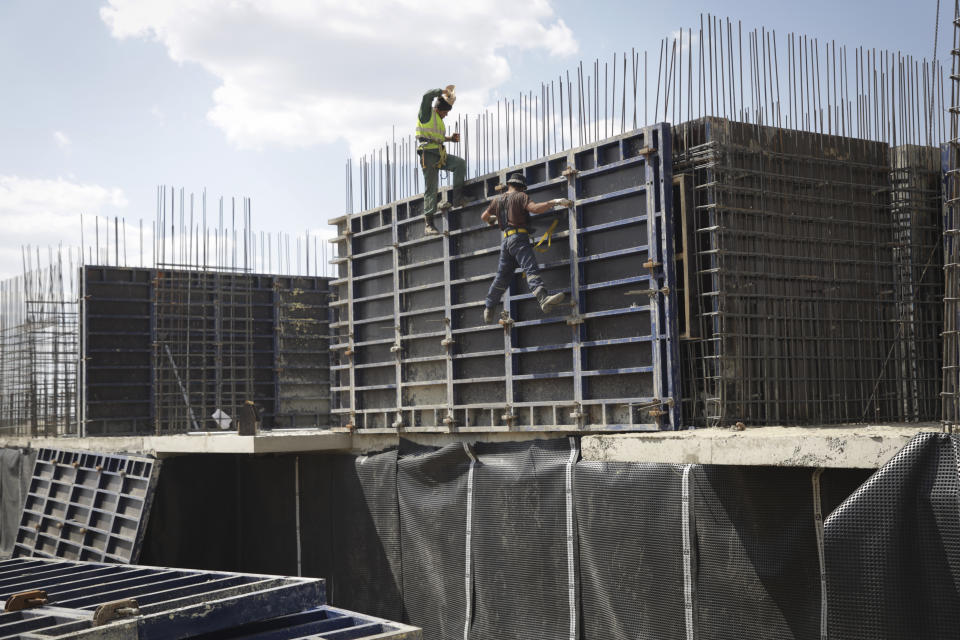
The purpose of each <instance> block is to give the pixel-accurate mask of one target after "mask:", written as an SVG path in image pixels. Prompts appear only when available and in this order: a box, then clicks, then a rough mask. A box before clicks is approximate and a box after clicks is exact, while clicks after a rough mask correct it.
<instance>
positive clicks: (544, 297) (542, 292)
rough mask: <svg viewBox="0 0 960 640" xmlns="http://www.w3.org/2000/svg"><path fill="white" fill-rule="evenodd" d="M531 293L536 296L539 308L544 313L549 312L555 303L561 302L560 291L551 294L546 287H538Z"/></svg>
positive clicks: (561, 295)
mask: <svg viewBox="0 0 960 640" xmlns="http://www.w3.org/2000/svg"><path fill="white" fill-rule="evenodd" d="M533 295H535V296H536V297H537V302H539V303H540V309H541V310H542V311H543V312H544V313H549V312H550V310H551V309H553V307H554V306H555V305H558V304H560V303H561V302H563V298H564V295H563V294H562V293H555V294H553V295H552V296H551V295H550V294H549V292H548V291H547V289H546V287H540V288H538V289H537V290H536V291H534V292H533Z"/></svg>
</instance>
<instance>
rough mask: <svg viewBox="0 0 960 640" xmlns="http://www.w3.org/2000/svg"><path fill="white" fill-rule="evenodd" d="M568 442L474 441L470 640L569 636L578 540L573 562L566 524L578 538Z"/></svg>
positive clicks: (540, 639)
mask: <svg viewBox="0 0 960 640" xmlns="http://www.w3.org/2000/svg"><path fill="white" fill-rule="evenodd" d="M573 446H574V444H573V441H572V439H567V438H561V439H555V440H533V441H527V442H508V443H477V444H476V445H475V449H474V450H475V452H476V455H477V459H478V461H479V464H477V466H476V470H475V476H474V482H475V486H474V489H475V491H474V505H473V545H472V548H473V575H474V594H475V597H474V614H473V619H472V621H471V624H470V634H469V638H470V639H472V640H488V639H492V638H496V639H497V640H544V639H550V640H562V639H565V638H571V626H572V623H575V622H576V600H574V602H573V611H572V612H571V599H570V591H569V590H570V588H571V579H570V578H571V576H570V571H571V570H573V569H574V568H575V564H576V558H575V553H576V540H575V539H570V540H569V542H570V545H572V549H573V552H574V558H572V562H571V558H570V546H568V533H567V532H568V527H570V528H572V530H573V534H574V536H575V534H576V523H575V521H574V519H573V514H572V508H571V509H569V510H568V503H567V473H570V474H571V476H572V474H573V469H572V465H571V458H572V457H573V456H575V455H576V449H575V448H573ZM570 500H571V507H572V496H570ZM575 581H576V578H575V576H574V581H573V585H574V587H575ZM571 613H572V614H573V615H571ZM571 618H572V619H571ZM574 631H576V629H574Z"/></svg>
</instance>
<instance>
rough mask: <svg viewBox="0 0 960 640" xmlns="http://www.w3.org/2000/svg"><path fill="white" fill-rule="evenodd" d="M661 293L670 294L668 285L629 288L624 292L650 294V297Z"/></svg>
mask: <svg viewBox="0 0 960 640" xmlns="http://www.w3.org/2000/svg"><path fill="white" fill-rule="evenodd" d="M658 293H662V294H663V295H665V296H666V295H670V287H664V288H663V289H631V290H630V291H627V292H625V293H624V294H623V295H625V296H650V297H651V298H652V297H654V296H655V295H657V294H658Z"/></svg>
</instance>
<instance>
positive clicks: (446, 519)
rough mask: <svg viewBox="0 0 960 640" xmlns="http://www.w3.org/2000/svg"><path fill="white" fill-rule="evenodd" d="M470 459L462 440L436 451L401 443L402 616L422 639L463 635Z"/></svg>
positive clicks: (446, 639)
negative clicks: (415, 628)
mask: <svg viewBox="0 0 960 640" xmlns="http://www.w3.org/2000/svg"><path fill="white" fill-rule="evenodd" d="M471 460H472V459H471V457H470V455H469V454H468V452H467V450H466V449H465V448H464V446H463V445H461V444H451V445H448V446H446V447H443V448H441V449H435V448H431V447H419V446H417V445H414V444H412V443H410V442H408V441H405V440H401V441H400V458H399V460H398V461H397V498H398V501H399V504H400V533H401V540H402V550H403V557H404V558H406V559H407V560H408V561H407V562H405V563H404V567H403V569H404V570H403V596H404V604H405V607H406V613H407V619H408V620H409V621H410V622H411V624H414V625H416V626H418V627H421V628H422V629H423V630H424V637H427V638H435V639H437V640H463V638H464V621H465V619H466V616H467V602H468V593H467V584H468V583H467V578H466V567H467V552H466V549H467V508H468V505H469V504H470V496H469V495H468V482H469V478H470V475H471Z"/></svg>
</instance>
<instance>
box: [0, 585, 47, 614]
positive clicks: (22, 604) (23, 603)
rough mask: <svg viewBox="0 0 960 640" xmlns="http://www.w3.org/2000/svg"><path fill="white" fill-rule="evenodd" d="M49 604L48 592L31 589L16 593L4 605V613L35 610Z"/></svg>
mask: <svg viewBox="0 0 960 640" xmlns="http://www.w3.org/2000/svg"><path fill="white" fill-rule="evenodd" d="M45 604H47V592H46V591H44V590H43V589H31V590H30V591H21V592H20V593H15V594H13V595H12V596H10V597H9V598H7V601H6V602H5V603H4V605H3V611H4V613H11V612H13V611H23V610H24V609H33V608H35V607H42V606H43V605H45Z"/></svg>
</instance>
